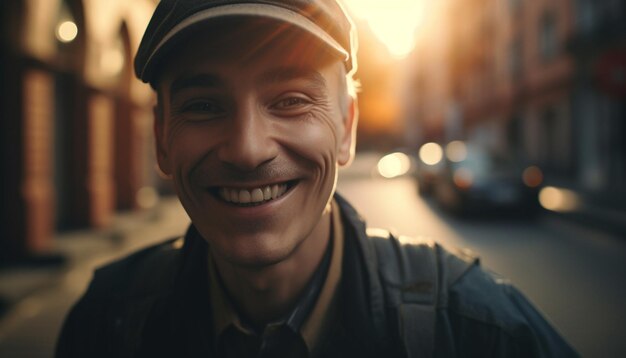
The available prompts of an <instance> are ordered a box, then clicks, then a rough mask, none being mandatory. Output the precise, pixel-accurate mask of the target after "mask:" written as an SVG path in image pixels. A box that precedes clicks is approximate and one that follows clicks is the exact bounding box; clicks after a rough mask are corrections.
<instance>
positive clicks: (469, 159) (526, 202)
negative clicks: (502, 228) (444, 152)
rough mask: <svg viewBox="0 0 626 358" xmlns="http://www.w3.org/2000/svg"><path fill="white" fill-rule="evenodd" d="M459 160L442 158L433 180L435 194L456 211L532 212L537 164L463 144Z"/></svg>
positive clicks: (536, 203)
mask: <svg viewBox="0 0 626 358" xmlns="http://www.w3.org/2000/svg"><path fill="white" fill-rule="evenodd" d="M466 148H467V149H466V154H465V155H464V158H463V159H462V160H456V161H452V160H450V158H447V157H446V158H444V164H443V166H444V168H443V169H442V171H441V173H440V176H439V177H438V178H437V180H436V181H435V182H434V196H435V199H436V200H437V202H439V203H440V204H441V205H442V206H443V207H444V208H445V209H447V210H449V211H451V212H453V213H456V214H480V213H486V212H496V211H497V212H502V211H503V210H510V211H513V210H517V211H520V212H522V213H527V214H532V213H535V212H536V211H537V210H538V209H539V207H540V205H539V200H538V195H539V189H540V188H539V187H540V185H541V182H542V181H543V175H542V173H541V170H540V169H539V168H538V167H536V166H527V165H520V163H517V162H516V161H514V160H512V159H511V158H509V157H507V156H506V155H502V154H499V153H494V152H490V151H488V150H485V149H483V148H481V147H479V146H472V145H467V146H466Z"/></svg>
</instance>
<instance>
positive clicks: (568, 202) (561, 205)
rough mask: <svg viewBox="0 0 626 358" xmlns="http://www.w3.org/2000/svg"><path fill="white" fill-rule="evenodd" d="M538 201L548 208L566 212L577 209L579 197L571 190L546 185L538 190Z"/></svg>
mask: <svg viewBox="0 0 626 358" xmlns="http://www.w3.org/2000/svg"><path fill="white" fill-rule="evenodd" d="M539 203H540V204H541V206H542V207H543V208H545V209H548V210H552V211H559V212H568V211H574V210H576V209H578V207H579V206H580V199H579V197H578V195H577V194H576V193H574V192H573V191H571V190H567V189H561V188H555V187H553V186H547V187H545V188H543V189H541V191H540V192H539Z"/></svg>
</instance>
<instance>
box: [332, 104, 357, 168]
mask: <svg viewBox="0 0 626 358" xmlns="http://www.w3.org/2000/svg"><path fill="white" fill-rule="evenodd" d="M345 116H346V118H344V119H343V126H344V131H343V137H342V138H341V142H340V143H339V152H338V153H337V163H339V165H340V166H347V165H348V164H350V162H352V159H354V150H355V148H356V127H357V122H358V121H359V106H358V103H357V99H356V98H355V97H352V96H350V99H349V103H348V110H347V111H346V114H345Z"/></svg>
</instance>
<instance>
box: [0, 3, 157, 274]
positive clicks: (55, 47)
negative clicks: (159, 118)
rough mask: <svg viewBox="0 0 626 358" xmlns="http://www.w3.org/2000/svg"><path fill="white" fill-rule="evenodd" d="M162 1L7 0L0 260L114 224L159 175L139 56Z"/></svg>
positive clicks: (0, 65) (0, 55) (1, 56)
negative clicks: (71, 232)
mask: <svg viewBox="0 0 626 358" xmlns="http://www.w3.org/2000/svg"><path fill="white" fill-rule="evenodd" d="M155 5H156V1H153V0H133V1H125V0H25V1H2V2H1V5H0V6H1V7H2V9H1V10H2V11H1V12H0V14H1V16H2V18H1V21H0V26H1V46H0V73H1V78H2V81H1V82H2V90H1V91H2V92H1V93H2V96H0V97H1V101H2V103H1V105H0V113H1V118H2V119H1V120H0V135H1V136H2V138H1V139H0V143H2V145H1V147H0V148H1V149H0V163H1V164H2V169H3V175H2V185H1V187H0V190H1V192H2V196H1V197H2V200H1V201H0V205H1V208H2V211H1V215H2V218H3V219H2V225H1V226H0V263H6V262H9V261H15V260H19V259H22V258H25V257H28V256H31V255H37V254H40V253H42V252H45V251H46V250H47V249H48V248H49V247H50V246H51V243H52V241H51V240H52V238H53V237H54V235H55V233H57V232H59V231H63V230H68V229H75V228H83V227H103V226H106V225H107V224H108V223H109V221H110V219H111V216H112V214H113V213H114V212H115V210H128V209H131V210H132V209H135V208H137V206H138V202H137V193H138V192H139V191H140V189H141V188H142V187H146V186H150V185H151V184H152V183H153V182H154V180H155V179H154V174H152V173H153V172H154V170H153V162H151V159H150V158H152V156H151V155H146V154H147V153H149V152H150V151H151V146H152V145H151V141H150V133H151V118H152V115H151V111H152V104H153V96H152V93H151V91H150V89H149V87H148V86H146V85H144V84H141V83H140V82H138V81H137V80H135V79H134V76H133V75H132V60H131V57H132V53H133V52H134V49H135V48H136V47H137V46H138V44H139V41H140V38H141V35H142V32H143V29H144V28H145V26H146V24H147V22H148V20H149V17H150V15H151V12H152V9H153V8H154V6H155Z"/></svg>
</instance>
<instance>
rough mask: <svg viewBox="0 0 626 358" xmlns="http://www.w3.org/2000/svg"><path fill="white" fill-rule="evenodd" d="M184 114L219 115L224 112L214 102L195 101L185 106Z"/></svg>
mask: <svg viewBox="0 0 626 358" xmlns="http://www.w3.org/2000/svg"><path fill="white" fill-rule="evenodd" d="M182 109H183V111H184V112H195V113H209V114H219V113H222V112H223V111H224V110H223V108H222V107H221V106H220V105H219V104H217V103H215V102H213V101H194V102H190V103H187V104H185V105H184V106H183V108H182Z"/></svg>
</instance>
